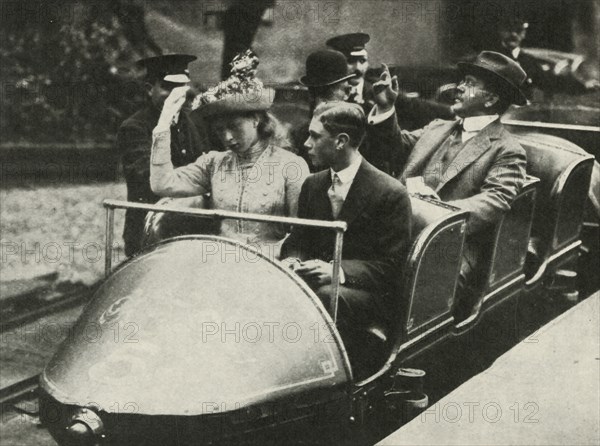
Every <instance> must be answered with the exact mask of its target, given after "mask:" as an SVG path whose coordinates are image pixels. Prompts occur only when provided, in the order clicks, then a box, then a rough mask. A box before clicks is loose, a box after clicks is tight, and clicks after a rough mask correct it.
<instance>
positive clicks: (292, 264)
mask: <svg viewBox="0 0 600 446" xmlns="http://www.w3.org/2000/svg"><path fill="white" fill-rule="evenodd" d="M280 262H281V263H283V265H284V266H285V267H286V268H289V269H291V270H292V271H295V270H296V268H298V267H299V266H300V265H301V264H302V261H301V260H300V259H299V258H297V257H286V258H285V259H282V260H280Z"/></svg>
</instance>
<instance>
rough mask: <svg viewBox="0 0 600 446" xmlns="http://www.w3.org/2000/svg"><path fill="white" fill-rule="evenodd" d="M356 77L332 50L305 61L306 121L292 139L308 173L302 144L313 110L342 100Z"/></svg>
mask: <svg viewBox="0 0 600 446" xmlns="http://www.w3.org/2000/svg"><path fill="white" fill-rule="evenodd" d="M355 76H356V75H355V74H354V73H351V72H349V71H348V67H347V66H346V58H345V57H344V55H343V54H342V53H340V52H339V51H335V50H330V49H324V50H318V51H315V52H313V53H311V54H309V55H308V57H307V58H306V74H305V75H304V76H302V77H301V78H300V83H301V84H302V85H304V86H306V87H308V91H309V93H310V98H311V104H310V114H309V116H307V120H306V122H303V123H302V124H300V125H298V126H297V127H296V128H294V129H292V131H291V139H292V143H293V145H294V147H296V148H297V149H298V154H299V155H300V156H301V157H302V158H304V159H305V160H306V162H307V163H308V165H309V167H310V169H311V171H314V170H315V167H314V166H313V165H312V161H311V159H310V157H309V156H308V153H307V151H306V148H305V146H304V141H306V138H307V137H308V125H309V121H310V119H311V117H312V114H313V111H314V110H315V108H316V107H317V106H318V105H319V104H322V103H324V102H331V101H342V100H344V98H345V97H346V96H347V93H348V82H349V81H350V80H351V79H353V78H354V77H355Z"/></svg>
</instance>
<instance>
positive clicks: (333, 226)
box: [103, 199, 348, 322]
mask: <svg viewBox="0 0 600 446" xmlns="http://www.w3.org/2000/svg"><path fill="white" fill-rule="evenodd" d="M103 205H104V207H105V208H106V240H105V243H106V245H105V263H104V274H105V276H108V275H109V274H110V272H111V269H112V249H113V242H114V221H115V217H114V211H115V209H137V210H140V211H154V212H166V213H172V214H181V215H189V216H194V217H199V218H211V219H214V220H223V219H227V218H230V219H235V220H246V221H255V222H262V223H282V224H288V225H293V226H306V227H312V228H320V229H329V230H332V231H335V245H334V252H333V273H332V279H331V285H332V287H331V300H330V302H329V313H330V315H331V318H332V319H333V322H337V309H338V298H339V291H340V268H341V261H342V247H343V243H344V232H346V230H347V229H348V225H347V224H346V222H343V221H327V220H309V219H306V218H294V217H278V216H274V215H261V214H251V213H243V212H232V211H224V210H219V209H195V208H182V207H174V206H165V205H155V204H141V203H133V202H130V201H122V200H112V199H107V200H104V202H103Z"/></svg>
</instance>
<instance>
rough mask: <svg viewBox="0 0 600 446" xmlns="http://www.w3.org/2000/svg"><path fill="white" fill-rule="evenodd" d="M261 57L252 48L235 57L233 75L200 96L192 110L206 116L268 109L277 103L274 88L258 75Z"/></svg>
mask: <svg viewBox="0 0 600 446" xmlns="http://www.w3.org/2000/svg"><path fill="white" fill-rule="evenodd" d="M258 64H259V60H258V57H257V56H256V54H254V52H253V51H252V50H247V51H246V52H244V53H240V54H238V55H237V56H235V57H234V58H233V61H232V62H231V64H230V65H231V76H229V78H227V79H226V80H224V81H223V82H220V83H219V84H218V85H216V86H215V87H213V88H210V89H208V90H207V91H205V92H204V93H202V94H199V95H198V96H196V98H195V99H194V101H193V102H192V110H197V113H199V114H200V115H201V116H203V117H208V116H221V115H228V114H238V113H245V112H253V111H261V110H268V109H269V108H270V107H271V104H272V103H273V96H274V94H273V91H272V89H270V88H266V87H265V86H264V85H263V83H262V82H261V81H260V80H259V79H257V78H256V77H255V76H256V68H257V67H258Z"/></svg>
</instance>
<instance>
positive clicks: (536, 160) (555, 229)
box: [514, 133, 594, 261]
mask: <svg viewBox="0 0 600 446" xmlns="http://www.w3.org/2000/svg"><path fill="white" fill-rule="evenodd" d="M514 136H515V137H516V138H517V140H518V141H519V143H520V144H521V145H522V146H523V148H524V149H525V151H526V152H527V171H528V173H529V174H531V175H534V176H536V177H538V178H539V179H540V183H539V187H538V193H537V197H536V210H535V214H534V220H533V227H532V237H536V238H537V239H538V244H539V246H538V253H539V256H540V259H541V260H542V261H545V260H547V259H548V258H550V257H552V256H554V255H556V254H557V253H559V252H560V251H561V250H563V249H565V248H566V247H568V246H569V245H570V244H571V243H573V242H574V241H576V240H578V239H579V235H580V231H581V226H582V223H583V212H584V208H585V203H586V199H587V194H588V189H589V185H590V178H591V173H592V168H593V163H594V158H593V156H591V155H589V154H588V153H586V152H585V151H584V150H583V149H581V148H580V147H578V146H576V145H575V144H573V143H571V142H569V141H567V140H565V139H562V138H559V137H556V136H550V135H544V134H541V133H521V134H517V135H514Z"/></svg>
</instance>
